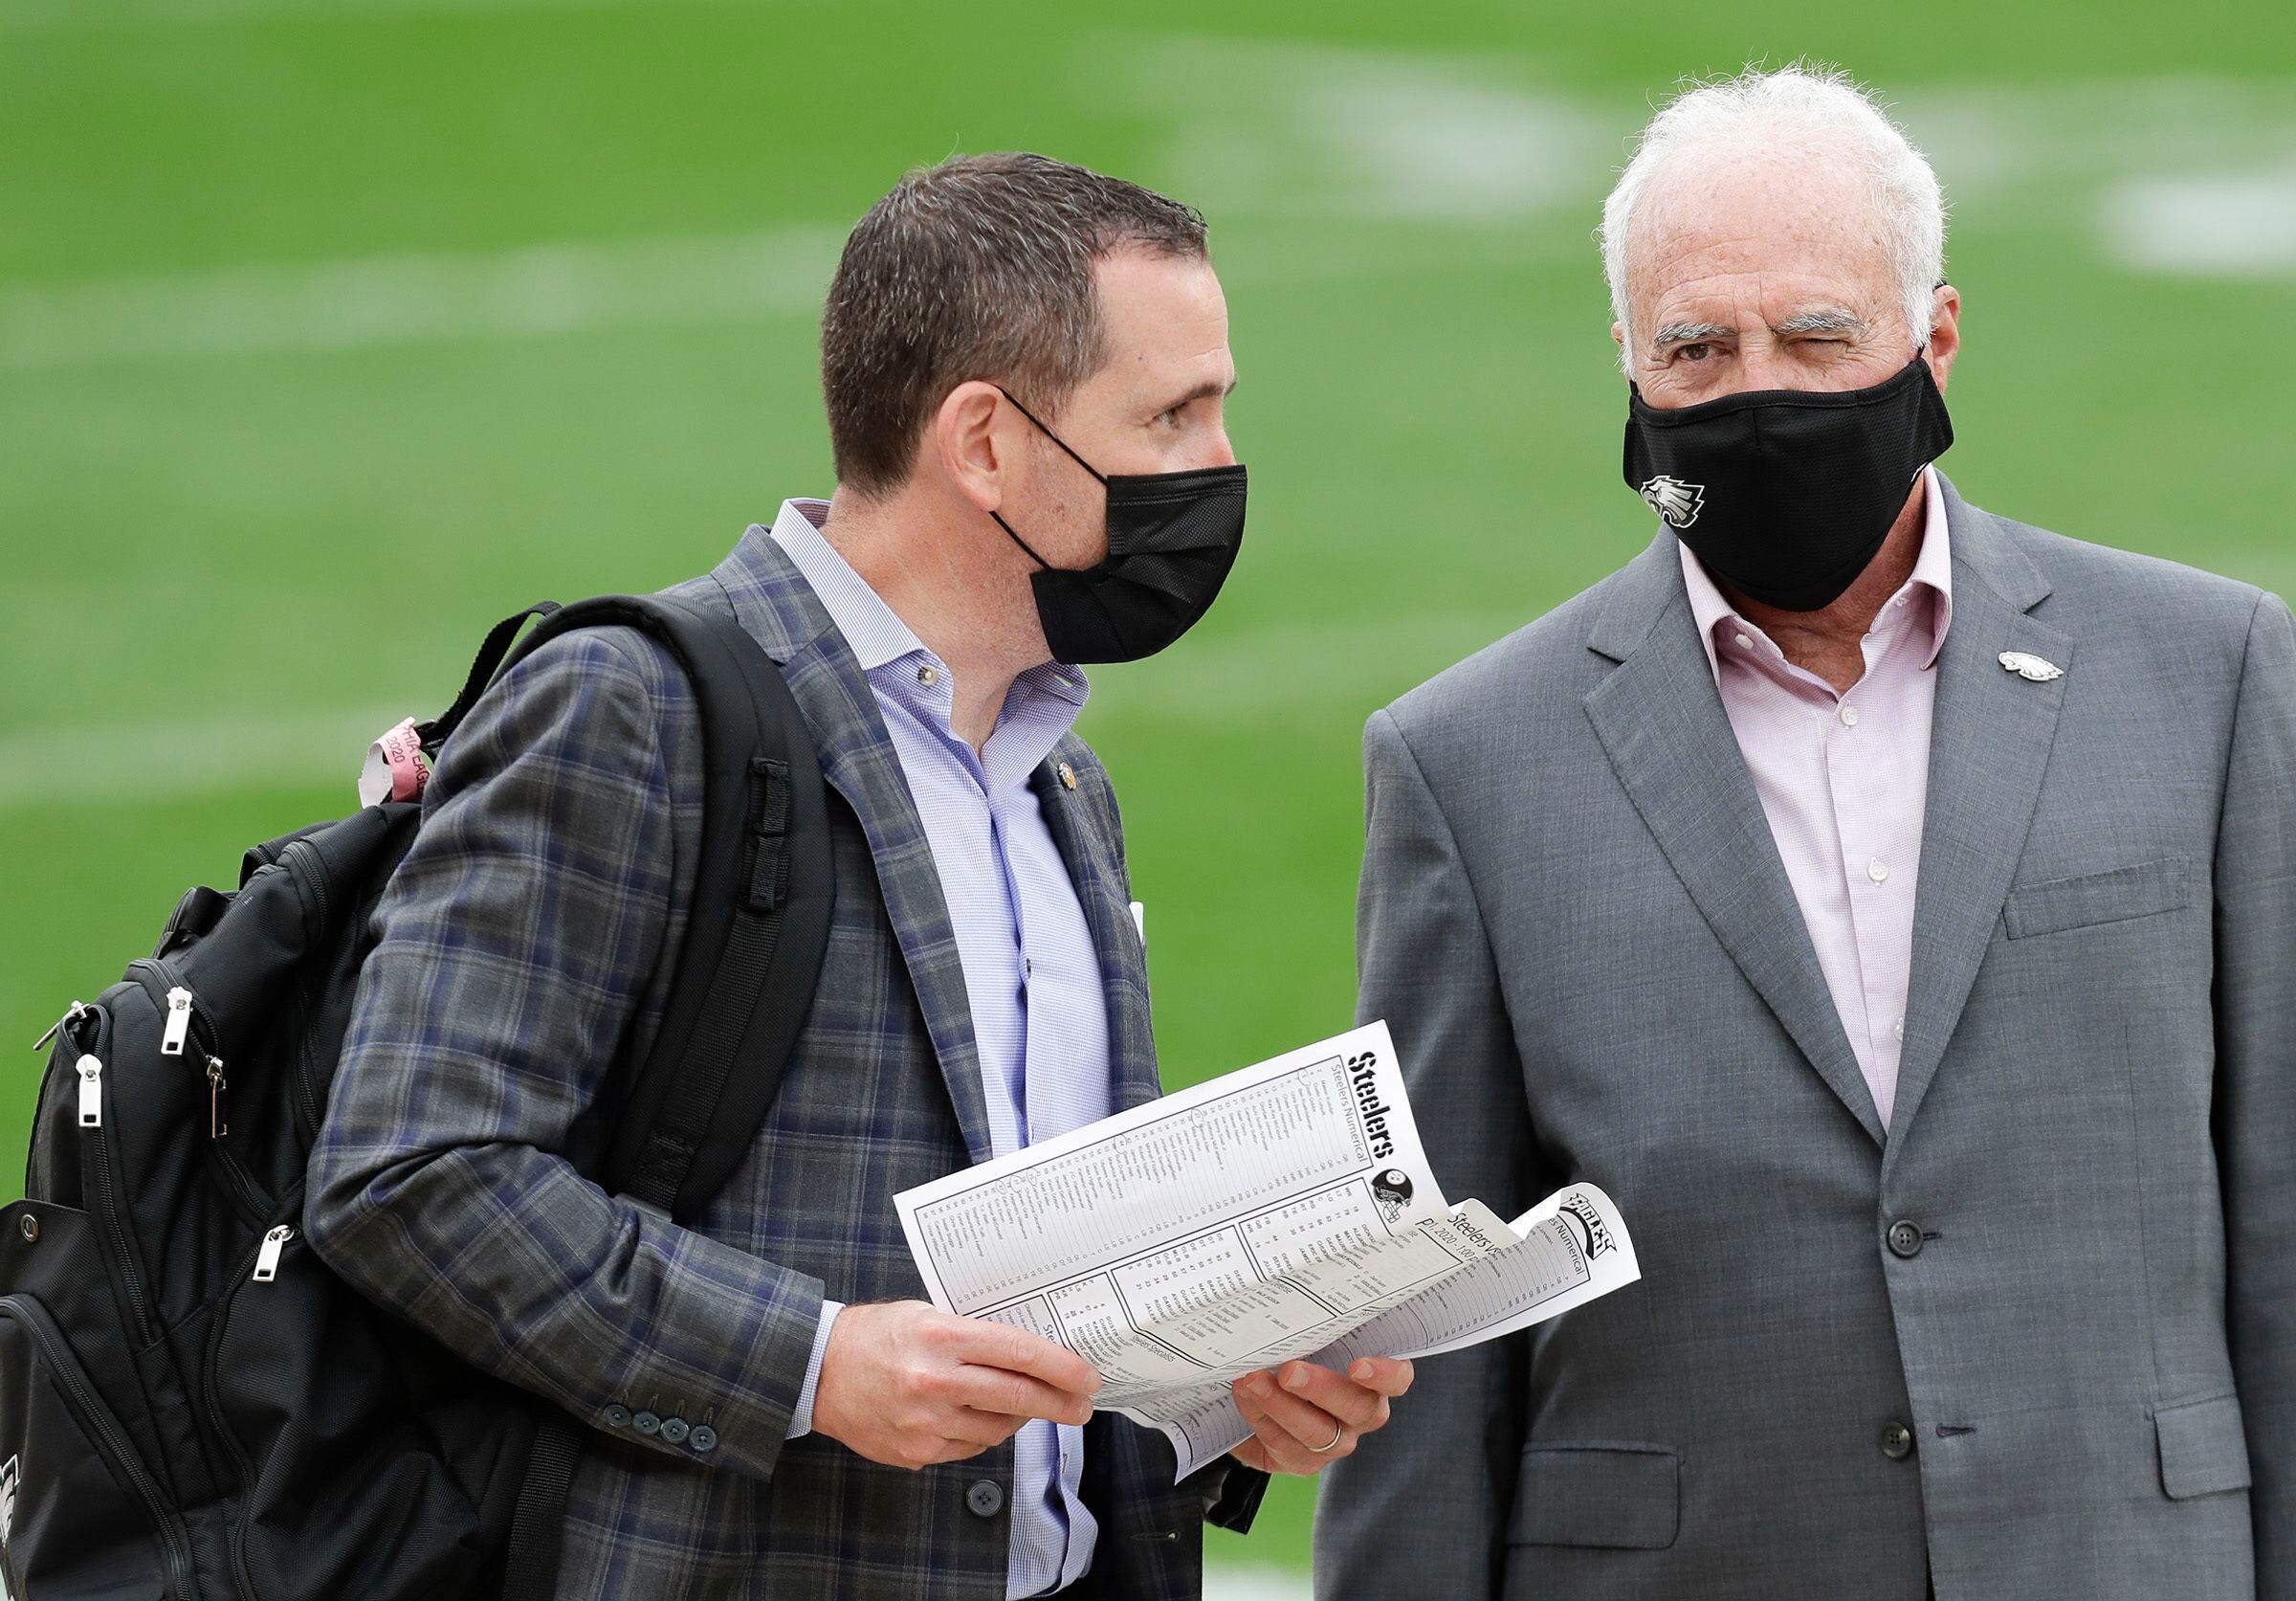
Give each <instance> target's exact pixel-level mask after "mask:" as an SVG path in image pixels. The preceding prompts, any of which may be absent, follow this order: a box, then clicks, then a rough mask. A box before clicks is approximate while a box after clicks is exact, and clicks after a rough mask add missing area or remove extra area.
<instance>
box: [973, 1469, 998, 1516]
mask: <svg viewBox="0 0 2296 1601" xmlns="http://www.w3.org/2000/svg"><path fill="white" fill-rule="evenodd" d="M964 1504H965V1505H966V1506H967V1507H968V1508H970V1509H971V1511H972V1514H973V1516H974V1517H976V1518H993V1517H995V1516H996V1515H997V1514H998V1513H1000V1512H1002V1511H1004V1486H1003V1485H1001V1484H999V1483H998V1482H997V1481H996V1480H995V1479H979V1480H976V1481H975V1483H974V1485H973V1487H972V1488H971V1489H969V1490H967V1491H965V1493H964Z"/></svg>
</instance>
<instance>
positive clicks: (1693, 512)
mask: <svg viewBox="0 0 2296 1601" xmlns="http://www.w3.org/2000/svg"><path fill="white" fill-rule="evenodd" d="M1642 496H1643V499H1644V500H1647V501H1649V502H1650V509H1651V510H1652V511H1654V512H1656V513H1658V515H1659V516H1661V517H1663V518H1665V519H1666V520H1667V526H1668V527H1669V528H1687V527H1689V525H1690V524H1691V523H1695V522H1697V521H1698V513H1699V512H1700V511H1701V510H1702V509H1704V507H1705V505H1706V485H1704V484H1702V483H1685V482H1683V481H1682V480H1681V479H1680V478H1668V477H1667V475H1666V474H1664V473H1661V474H1659V475H1658V477H1656V478H1652V479H1651V480H1650V481H1649V482H1648V483H1646V484H1645V485H1643V488H1642Z"/></svg>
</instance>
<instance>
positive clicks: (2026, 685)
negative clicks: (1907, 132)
mask: <svg viewBox="0 0 2296 1601" xmlns="http://www.w3.org/2000/svg"><path fill="white" fill-rule="evenodd" d="M1603 246H1604V254H1605V256H1606V263H1607V265H1608V267H1609V271H1610V278H1611V287H1612V294H1613V299H1614V309H1615V312H1616V316H1617V319H1618V322H1617V325H1616V327H1615V328H1614V330H1613V332H1614V336H1615V337H1616V338H1617V339H1618V340H1619V342H1620V345H1621V349H1622V352H1623V362H1624V367H1625V370H1626V373H1627V376H1628V377H1629V378H1630V379H1631V380H1632V382H1633V385H1634V395H1633V399H1632V401H1631V405H1630V412H1629V419H1630V420H1629V423H1628V428H1627V478H1628V482H1629V484H1630V486H1631V487H1633V488H1635V489H1637V490H1638V491H1640V492H1641V493H1642V494H1643V495H1644V497H1645V499H1646V500H1648V501H1649V502H1650V504H1651V506H1652V508H1653V509H1654V510H1655V511H1656V512H1658V514H1659V515H1660V517H1661V518H1662V519H1663V523H1664V525H1662V526H1661V527H1660V528H1659V529H1658V532H1657V537H1656V538H1655V539H1654V540H1653V541H1652V543H1651V545H1650V546H1649V548H1648V549H1647V550H1645V552H1644V553H1643V554H1642V555H1641V556H1639V557H1637V558H1636V559H1635V560H1634V561H1632V562H1630V563H1629V564H1628V565H1627V566H1626V567H1624V568H1623V570H1621V571H1619V572H1617V573H1615V574H1613V575H1612V576H1611V577H1609V578H1608V579H1606V580H1604V581H1603V582H1602V583H1601V584H1598V585H1597V586H1595V588H1593V589H1590V590H1588V591H1587V592H1586V593H1584V594H1582V595H1580V596H1578V598H1577V599H1575V600H1573V601H1571V602H1570V603H1568V604H1567V605H1565V606H1563V607H1561V608H1560V609H1559V610H1557V611H1554V612H1552V613H1550V614H1549V615H1547V616H1545V617H1543V618H1541V619H1539V620H1538V621H1537V622H1534V623H1533V624H1532V625H1531V626H1529V627H1528V628H1525V629H1523V630H1522V631H1521V632H1519V633H1517V634H1513V635H1512V636H1511V637H1509V638H1507V639H1505V640H1503V641H1501V642H1500V643H1498V644H1497V645H1494V646H1492V647H1491V648H1490V649H1489V650H1487V651H1485V652H1483V653H1482V654H1480V655H1478V656H1474V657H1472V658H1470V659H1469V660H1468V661H1466V662H1464V663H1462V664H1461V665H1460V666H1458V667H1455V668H1453V669H1451V670H1450V671H1449V672H1446V673H1445V674H1443V675H1442V676H1440V677H1438V678H1435V679H1434V680H1433V681H1432V682H1430V683H1428V684H1425V685H1424V686H1422V687H1421V688H1419V689H1417V690H1415V691H1413V692H1412V693H1411V694H1409V695H1406V696H1404V697H1403V698H1402V700H1398V701H1397V702H1396V703H1395V704H1393V705H1392V706H1389V707H1388V708H1387V709H1386V710H1384V711H1382V712H1380V713H1379V714H1378V715H1376V716H1375V717H1374V718H1373V719H1372V720H1371V723H1370V727H1369V729H1368V732H1367V734H1366V741H1365V743H1366V748H1367V765H1368V768H1369V780H1368V785H1369V840H1368V846H1367V852H1366V856H1365V863H1364V870H1363V884H1362V899H1361V912H1360V926H1359V936H1360V958H1361V969H1362V971H1361V979H1362V998H1361V1012H1362V1015H1363V1016H1365V1017H1367V1018H1369V1017H1382V1016H1383V1017H1385V1018H1386V1019H1387V1020H1388V1021H1389V1022H1390V1023H1391V1024H1392V1025H1393V1027H1394V1031H1395V1037H1396V1040H1397V1044H1398V1048H1399V1050H1400V1051H1401V1052H1402V1056H1403V1059H1404V1063H1405V1067H1406V1071H1407V1074H1408V1077H1409V1079H1410V1082H1411V1086H1412V1089H1413V1093H1414V1097H1415V1100H1416V1101H1417V1104H1418V1106H1419V1108H1420V1110H1421V1123H1422V1127H1423V1129H1424V1135H1425V1139H1426V1144H1427V1149H1428V1151H1429V1153H1430V1156H1431V1158H1432V1160H1433V1161H1434V1163H1435V1167H1436V1171H1437V1173H1438V1175H1439V1176H1440V1178H1441V1180H1442V1182H1443V1184H1444V1187H1445V1188H1446V1190H1450V1191H1451V1192H1453V1193H1459V1194H1473V1195H1479V1196H1482V1197H1484V1198H1485V1199H1487V1200H1488V1201H1489V1202H1490V1205H1491V1206H1492V1207H1494V1208H1496V1209H1497V1210H1499V1211H1500V1212H1502V1213H1504V1212H1508V1211H1510V1210H1511V1209H1513V1208H1518V1207H1521V1206H1525V1205H1527V1204H1529V1203H1530V1202H1532V1201H1534V1200H1535V1199H1537V1198H1538V1197H1540V1196H1542V1195H1544V1194H1546V1193H1547V1192H1548V1191H1550V1190H1553V1189H1555V1188H1556V1187H1557V1186H1559V1185H1561V1184H1562V1183H1564V1182H1565V1181H1568V1180H1588V1181H1592V1182H1594V1183H1597V1184H1600V1185H1601V1186H1602V1187H1603V1188H1604V1189H1606V1190H1608V1191H1609V1192H1610V1193H1611V1194H1612V1195H1613V1196H1614V1197H1616V1198H1617V1200H1618V1202H1619V1204H1620V1207H1621V1209H1622V1210H1623V1212H1624V1214H1625V1215H1626V1217H1627V1218H1628V1219H1629V1220H1630V1221H1631V1223H1632V1225H1633V1229H1634V1235H1635V1242H1636V1246H1637V1249H1638V1251H1639V1253H1640V1256H1641V1263H1642V1269H1643V1282H1642V1283H1641V1284H1640V1285H1638V1286H1636V1287H1635V1288H1633V1289H1631V1290H1629V1291H1627V1292H1625V1293H1623V1294H1620V1295H1616V1296H1612V1297H1609V1298H1607V1299H1605V1300H1602V1301H1597V1302H1595V1303H1593V1304H1591V1305H1588V1306H1585V1307H1582V1308H1580V1309H1578V1310H1577V1311H1574V1312H1572V1313H1570V1314H1568V1315H1567V1316H1565V1317H1563V1318H1561V1319H1559V1320H1556V1322H1553V1323H1546V1324H1543V1325H1541V1326H1540V1327H1538V1328H1536V1329H1534V1330H1532V1331H1530V1332H1529V1333H1527V1334H1523V1335H1517V1336H1515V1337H1513V1338H1512V1339H1509V1340H1506V1341H1501V1342H1494V1343H1491V1344H1489V1345H1482V1346H1479V1347H1477V1348H1475V1349H1473V1350H1469V1351H1465V1352H1460V1353H1457V1354H1453V1355H1450V1356H1445V1357H1439V1358H1436V1359H1433V1360H1431V1361H1428V1362H1427V1363H1425V1364H1424V1370H1423V1371H1422V1373H1421V1376H1420V1381H1419V1384H1418V1385H1417V1387H1416V1390H1415V1392H1414V1394H1413V1397H1412V1400H1413V1403H1414V1404H1413V1405H1412V1406H1411V1407H1410V1408H1409V1409H1408V1410H1407V1411H1402V1412H1398V1414H1397V1416H1396V1420H1395V1423H1394V1425H1393V1426H1392V1427H1391V1428H1389V1429H1388V1430H1387V1431H1386V1432H1385V1433H1383V1434H1380V1435H1378V1436H1375V1437H1373V1438H1371V1439H1368V1440H1366V1441H1365V1442H1364V1444H1363V1447H1362V1449H1361V1450H1360V1452H1359V1453H1358V1454H1357V1455H1356V1456H1354V1457H1353V1458H1352V1459H1350V1460H1349V1461H1347V1462H1344V1463H1341V1464H1338V1465H1337V1467H1336V1469H1335V1470H1334V1471H1333V1472H1332V1473H1330V1474H1327V1475H1326V1478H1325V1487H1324V1493H1323V1498H1322V1501H1321V1504H1320V1506H1319V1508H1318V1511H1317V1516H1316V1557H1317V1587H1318V1593H1319V1594H1321V1595H1323V1596H1325V1597H1350V1598H1352V1597H1361V1596H1375V1595H1408V1596H1411V1597H1413V1598H1414V1601H1467V1598H1469V1597H1472V1598H1477V1601H1480V1598H1483V1597H1500V1596H1503V1597H1521V1598H1525V1601H1529V1598H1534V1597H1535V1598H1536V1601H1612V1598H1618V1601H1623V1598H1625V1597H1636V1598H1641V1601H1649V1598H1667V1597H1696V1598H1698V1601H1725V1598H1731V1597H1745V1598H1748V1601H1753V1598H1755V1597H1759V1598H1761V1601H1796V1598H1808V1601H1821V1598H1822V1601H1839V1598H1842V1597H1849V1596H1855V1597H1860V1598H1872V1601H1919V1598H1920V1597H1922V1596H1924V1595H1925V1594H1933V1595H1935V1596H1936V1597H1938V1598H1939V1601H1974V1598H1978V1597H1986V1598H1993V1597H2000V1598H2010V1597H2015V1598H2018V1601H2040V1598H2064V1601H2076V1598H2077V1601H2160V1598H2162V1597H2167V1596H2171V1595H2175V1596H2178V1597H2205V1598H2208V1601H2235V1598H2240V1601H2250V1598H2255V1597H2270V1598H2274V1601H2288V1598H2290V1597H2296V1484H2292V1483H2291V1474H2292V1473H2296V807H2292V806H2291V800H2292V798H2296V790H2292V789H2291V781H2292V780H2296V626H2292V625H2291V619H2290V616H2289V612H2288V609H2287V607H2286V606H2285V605H2284V604H2283V603H2282V602H2281V601H2280V600H2279V599H2278V598H2276V597H2274V596H2271V595H2267V594H2263V593H2261V592H2260V591H2258V590H2256V589H2250V588H2247V587H2246V586H2243V585H2240V584H2235V583H2231V582H2228V581H2225V580H2223V579H2219V578H2214V577H2210V576H2208V575H2205V574H2202V573H2198V572H2194V571H2190V570H2187V569H2185V568H2181V567H2172V566H2170V565H2168V564H2166V563H2163V562H2157V561H2152V560H2147V559H2144V558H2141V557H2137V556H2131V555H2127V554H2123V553H2121V552H2117V551H2112V550H2106V549H2101V548H2098V547H2096V546H2093V545H2082V544H2078V543H2076V542H2074V541H2072V540H2069V539H2065V538H2062V537H2060V536H2058V535H2056V534H2052V533H2046V532H2043V531H2042V530H2041V529H2038V528H2034V527H2030V526H2028V525H2026V524H2023V523H2015V522H2011V521H2009V520H2008V519H2006V518H2002V517H1998V516H1995V515H1993V514H1991V513H1989V512H1985V511H1982V510H1980V509H1978V508H1977V507H1976V506H1974V505H1972V504H1970V503H1969V502H1968V501H1967V500H1963V499H1962V498H1961V496H1960V495H1959V494H1958V493H1957V492H1956V491H1955V490H1954V486H1953V485H1952V484H1950V483H1949V482H1947V481H1946V480H1945V479H1944V478H1942V477H1940V476H1938V475H1937V473H1936V471H1935V469H1934V468H1933V467H1932V466H1931V465H1930V462H1931V461H1932V458H1933V457H1934V456H1936V455H1938V454H1939V453H1940V452H1942V451H1943V450H1944V449H1945V447H1946V445H1947V444H1948V443H1950V441H1951V438H1952V434H1951V430H1950V428H1949V426H1948V425H1947V423H1946V417H1945V409H1944V403H1943V400H1942V390H1943V389H1944V387H1945V384H1946V379H1947V376H1948V373H1949V371H1950V369H1951V367H1952V365H1953V361H1954V353H1955V350H1956V348H1957V346H1958V329H1957V322H1958V313H1959V308H1960V298H1959V296H1958V294H1957V293H1956V292H1955V291H1954V289H1952V288H1951V287H1948V286H1946V284H1945V283H1944V278H1943V273H1942V261H1943V211H1942V206H1941V204H1940V201H1939V196H1938V190H1937V186H1936V182H1935V179H1934V178H1933V177H1932V175H1931V173H1930V169H1929V167H1928V165H1927V163H1926V162H1924V161H1923V160H1922V158H1921V157H1920V155H1919V154H1918V152H1916V151H1915V150H1914V149H1913V148H1912V147H1911V146H1910V145H1909V144H1908V143H1907V142H1906V140H1905V138H1904V137H1903V135H1902V134H1901V133H1900V132H1899V131H1898V130H1897V129H1896V128H1895V126H1894V125H1893V124H1891V123H1890V122H1888V120H1887V119H1886V118H1885V117H1883V116H1882V115H1881V114H1880V112H1879V111H1878V110H1877V109H1876V108H1875V106H1874V105H1873V103H1872V102H1871V101H1870V100H1868V99H1867V98H1866V97H1865V95H1864V94H1863V93H1862V92H1861V91H1860V90H1858V89H1857V88H1856V87H1855V86H1854V85H1853V84H1850V83H1849V82H1847V81H1846V80H1845V79H1843V78H1840V77H1839V76H1836V75H1826V74H1819V73H1812V72H1804V71H1799V70H1795V69H1788V70H1786V71H1784V72H1780V73H1770V74H1758V73H1757V74H1749V75H1748V76H1746V77H1744V78H1738V79H1735V80H1733V81H1731V82H1727V83H1722V84H1718V85H1713V86H1710V87H1706V88H1702V89H1698V90H1695V91H1693V92H1691V93H1689V95H1687V96H1685V97H1684V98H1682V99H1681V100H1677V101H1676V102H1675V103H1674V104H1672V105H1671V106H1669V107H1668V108H1667V110H1665V111H1664V112H1662V113H1661V114H1660V115H1659V117H1658V118H1657V119H1656V121H1655V122H1653V123H1652V124H1651V125H1650V127H1649V128H1648V129H1647V130H1646V132H1645V136H1644V138H1643V141H1642V143H1641V145H1640V147H1639V150H1638V152H1637V154H1636V156H1635V158H1634V160H1633V162H1632V163H1631V165H1630V166H1629V167H1627V169H1626V171H1625V173H1624V175H1623V177H1622V179H1621V181H1620V183H1619V186H1618V189H1617V191H1616V192H1615V193H1614V194H1613V195H1612V197H1611V200H1610V202H1609V205H1608V207H1607V208H1606V211H1605V216H1604V226H1603ZM1917 884H1918V893H1917V892H1916V885H1917ZM1437 1527H1440V1528H1441V1529H1442V1530H1443V1531H1444V1537H1443V1538H1442V1539H1440V1540H1431V1539H1428V1538H1426V1537H1425V1531H1426V1530H1428V1529H1430V1528H1437Z"/></svg>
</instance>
